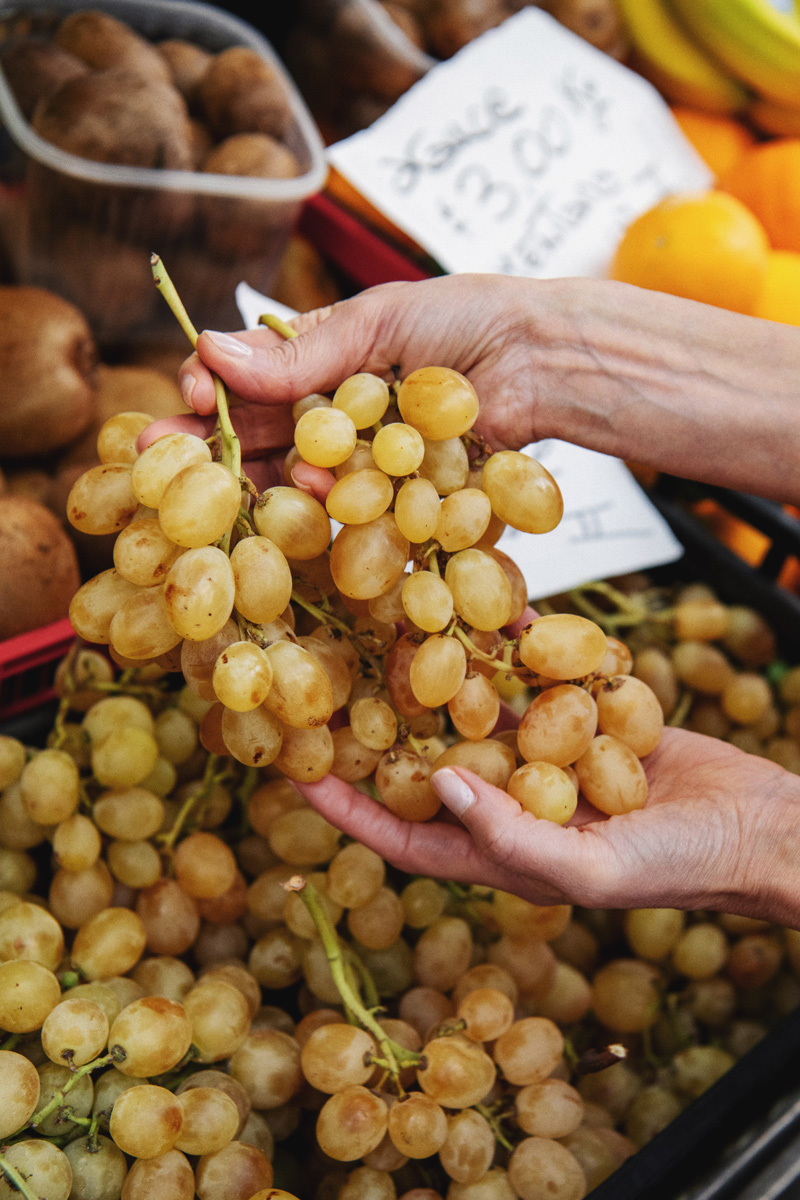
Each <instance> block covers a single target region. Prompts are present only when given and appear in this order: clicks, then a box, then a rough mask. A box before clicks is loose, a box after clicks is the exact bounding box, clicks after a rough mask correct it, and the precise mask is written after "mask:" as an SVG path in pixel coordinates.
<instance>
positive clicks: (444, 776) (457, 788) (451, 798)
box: [431, 767, 478, 817]
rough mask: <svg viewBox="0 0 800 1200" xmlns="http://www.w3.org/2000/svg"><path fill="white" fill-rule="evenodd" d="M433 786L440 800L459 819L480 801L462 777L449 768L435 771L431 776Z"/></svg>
mask: <svg viewBox="0 0 800 1200" xmlns="http://www.w3.org/2000/svg"><path fill="white" fill-rule="evenodd" d="M431 784H432V786H433V790H434V791H435V792H436V794H437V796H438V797H439V798H440V800H441V801H442V802H443V803H444V804H446V805H447V807H448V808H449V809H450V812H451V813H454V814H455V816H457V817H463V815H464V813H465V812H467V810H468V809H470V808H472V806H473V804H474V803H475V801H476V800H477V799H478V797H477V796H476V795H475V793H474V792H473V790H472V788H471V787H470V786H469V784H466V783H465V782H464V780H463V779H462V778H461V776H460V775H456V773H455V771H451V770H450V768H449V767H442V769H441V770H439V771H435V772H434V774H433V775H431Z"/></svg>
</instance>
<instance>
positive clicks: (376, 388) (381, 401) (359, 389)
mask: <svg viewBox="0 0 800 1200" xmlns="http://www.w3.org/2000/svg"><path fill="white" fill-rule="evenodd" d="M389 400H390V392H389V385H388V384H387V383H385V382H384V380H383V379H381V378H380V376H379V375H371V374H369V373H368V372H366V371H360V372H359V373H358V374H356V375H350V376H348V378H347V379H345V380H344V382H343V383H340V384H339V386H338V388H337V389H336V391H335V392H334V393H333V407H334V408H341V409H342V410H343V411H344V412H346V413H347V415H348V416H349V417H350V419H351V421H352V422H353V424H354V425H355V427H356V429H367V428H368V427H369V426H370V425H375V424H376V423H377V422H378V421H380V419H381V418H382V417H383V415H384V413H385V412H386V409H387V408H388V407H389Z"/></svg>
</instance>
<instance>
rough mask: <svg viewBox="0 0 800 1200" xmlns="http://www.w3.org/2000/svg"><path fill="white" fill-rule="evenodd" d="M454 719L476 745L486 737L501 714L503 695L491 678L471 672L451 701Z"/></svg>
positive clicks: (461, 731) (448, 708)
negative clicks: (501, 695)
mask: <svg viewBox="0 0 800 1200" xmlns="http://www.w3.org/2000/svg"><path fill="white" fill-rule="evenodd" d="M447 710H448V712H449V713H450V719H451V721H452V722H453V724H454V725H455V727H456V729H457V730H458V732H459V733H460V734H461V736H462V737H465V738H467V739H468V740H469V741H472V742H476V741H480V740H481V739H482V738H486V737H488V736H489V734H490V733H491V732H492V730H493V729H494V727H495V725H496V724H497V718H498V716H499V715H500V696H499V695H498V692H497V688H496V687H495V686H494V684H493V683H492V681H491V680H490V679H487V678H486V676H485V675H482V674H481V673H480V672H479V671H472V670H468V671H467V674H466V676H465V677H464V681H463V683H462V684H461V687H460V688H459V689H458V691H457V692H456V694H455V696H453V698H452V699H451V700H450V701H449V702H448V705H447Z"/></svg>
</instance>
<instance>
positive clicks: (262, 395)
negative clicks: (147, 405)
mask: <svg viewBox="0 0 800 1200" xmlns="http://www.w3.org/2000/svg"><path fill="white" fill-rule="evenodd" d="M556 295H557V289H556V285H555V284H553V283H551V282H549V281H548V282H542V281H531V280H524V279H513V278H506V277H504V276H494V275H457V276H446V277H443V278H441V279H431V280H426V281H423V282H421V283H392V284H383V285H381V286H379V287H375V288H370V289H368V290H367V291H365V292H362V293H360V294H359V295H357V296H355V297H353V299H351V300H346V301H343V302H341V303H339V304H335V305H333V306H332V307H329V308H324V309H317V310H315V311H314V312H310V313H303V314H301V315H299V316H298V317H296V318H295V319H294V320H293V322H292V324H293V326H294V327H295V328H296V329H297V330H298V332H299V334H300V336H299V337H297V338H292V339H289V340H284V339H283V338H282V337H281V336H280V335H279V334H277V333H274V332H273V331H271V330H269V329H267V328H266V327H264V328H260V329H257V330H249V331H244V332H241V333H237V334H219V333H214V332H208V331H206V332H204V333H202V334H201V335H200V337H199V339H198V342H197V352H196V353H195V354H193V355H192V356H191V357H190V358H188V359H187V361H186V362H185V363H184V365H183V367H182V369H181V373H180V382H181V390H182V394H183V397H184V400H185V401H186V403H187V404H189V405H190V406H191V407H192V408H193V409H194V410H195V412H196V413H198V414H199V415H200V416H202V417H204V418H206V420H204V421H202V422H201V421H197V420H194V419H192V418H191V417H181V418H170V419H168V420H167V421H159V422H156V423H155V424H154V425H153V426H151V427H150V429H149V430H148V431H147V432H146V435H145V436H144V439H143V441H142V443H141V444H142V446H144V445H145V444H148V443H149V442H150V441H152V440H154V438H155V437H157V436H160V434H162V433H166V432H170V431H171V430H173V429H175V428H184V429H190V430H191V431H193V432H197V433H200V434H201V436H208V434H209V433H210V432H211V429H212V428H213V419H211V417H210V414H212V413H213V412H214V410H215V400H214V389H213V382H212V377H211V373H210V372H211V371H214V372H216V373H217V374H218V375H219V376H220V377H221V378H222V380H223V381H224V382H225V384H226V385H227V386H228V387H229V388H230V389H231V390H232V391H233V392H234V393H235V395H236V396H237V397H238V398H239V401H241V402H237V403H236V405H235V407H233V409H232V414H231V415H232V418H233V422H234V426H235V427H236V430H237V433H238V435H239V438H240V440H241V443H242V453H243V456H244V457H245V458H246V459H248V460H251V459H255V458H258V457H261V456H263V455H264V453H265V452H267V451H269V450H274V449H276V448H280V447H288V446H290V445H291V443H292V427H291V417H290V413H289V409H288V407H287V405H288V404H289V403H291V402H293V401H295V400H299V399H301V398H302V397H303V396H306V395H309V394H310V393H312V392H329V391H332V390H333V389H335V388H336V387H337V386H338V385H339V384H340V383H341V382H342V381H343V380H344V379H345V378H347V376H349V375H352V374H355V373H356V372H359V371H369V372H372V373H373V374H377V375H380V376H382V377H385V378H387V380H391V379H393V378H394V369H395V368H397V369H399V373H400V376H401V377H403V376H405V375H407V374H409V373H410V372H411V371H413V370H415V369H416V368H417V367H423V366H448V367H452V368H454V369H455V370H457V371H460V372H461V373H462V374H464V375H466V376H467V378H468V379H469V380H470V381H471V382H472V384H473V385H474V387H475V388H476V390H477V392H478V395H479V396H480V398H481V414H480V417H479V419H478V422H477V424H476V430H477V432H478V433H480V434H481V435H482V436H483V437H484V438H485V439H486V440H487V441H488V442H489V444H490V445H491V446H492V447H493V448H494V449H506V448H511V449H519V448H520V447H521V446H524V445H527V444H528V443H529V442H531V441H532V440H533V439H534V430H535V428H536V398H537V379H540V378H543V377H544V373H545V364H544V361H543V358H544V341H545V339H543V337H541V336H540V335H539V331H537V327H536V326H537V316H536V314H537V311H538V310H544V309H545V308H546V307H548V306H549V307H550V308H551V310H554V309H555V308H556V307H557V305H556ZM176 422H180V424H177V423H176ZM536 436H547V433H546V431H545V432H542V431H541V430H537V431H536Z"/></svg>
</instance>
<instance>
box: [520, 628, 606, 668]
mask: <svg viewBox="0 0 800 1200" xmlns="http://www.w3.org/2000/svg"><path fill="white" fill-rule="evenodd" d="M606 648H607V643H606V635H605V634H604V633H603V630H602V629H601V628H600V626H599V625H596V624H595V622H594V621H589V620H588V619H587V618H586V617H579V616H576V615H575V614H573V613H551V614H550V615H548V616H545V617H537V619H536V620H535V621H532V622H531V624H530V625H526V626H525V628H524V629H523V630H522V633H521V634H520V637H519V656H520V658H521V659H522V661H523V662H524V663H525V666H526V667H530V669H531V670H532V671H535V672H536V674H537V675H545V676H547V677H548V678H550V679H582V678H583V676H585V675H590V674H591V673H592V672H593V671H596V670H597V669H598V667H599V666H600V663H601V662H602V661H603V659H604V658H605V654H606Z"/></svg>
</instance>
